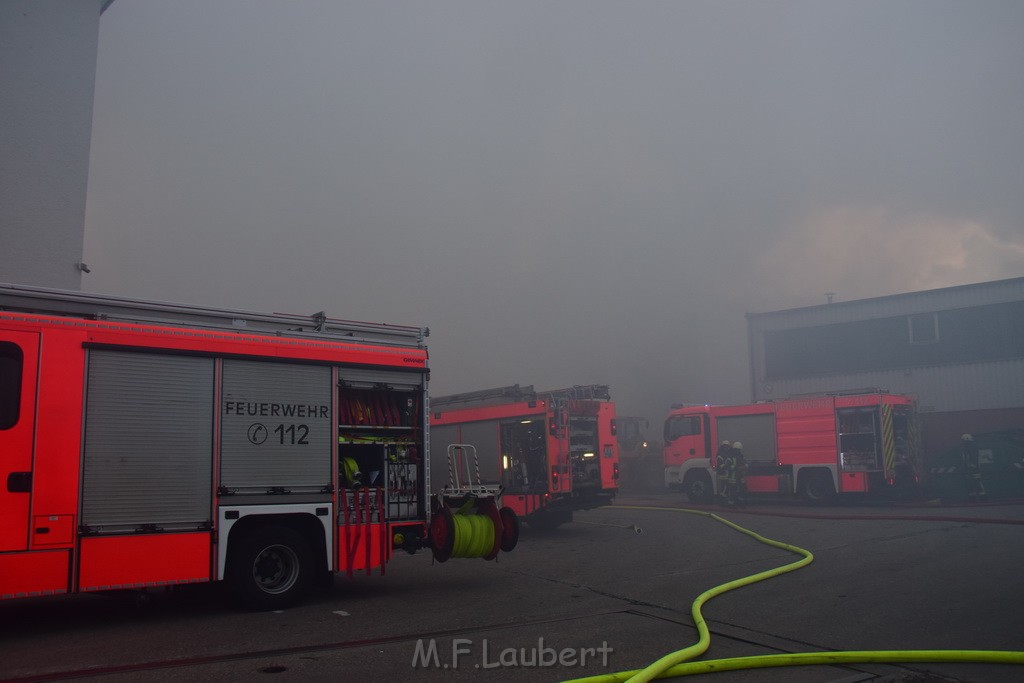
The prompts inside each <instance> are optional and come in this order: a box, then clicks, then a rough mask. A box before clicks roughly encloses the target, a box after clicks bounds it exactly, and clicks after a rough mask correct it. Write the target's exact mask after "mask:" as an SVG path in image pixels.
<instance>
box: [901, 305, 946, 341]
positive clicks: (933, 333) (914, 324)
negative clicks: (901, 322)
mask: <svg viewBox="0 0 1024 683" xmlns="http://www.w3.org/2000/svg"><path fill="white" fill-rule="evenodd" d="M907 323H908V326H909V328H910V343H911V344H934V343H935V342H937V341H939V318H938V316H937V315H935V314H934V313H919V314H918V315H912V316H909V317H908V318H907Z"/></svg>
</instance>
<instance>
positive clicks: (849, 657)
mask: <svg viewBox="0 0 1024 683" xmlns="http://www.w3.org/2000/svg"><path fill="white" fill-rule="evenodd" d="M613 507H614V508H615V509H618V510H663V511H667V512H685V513H688V514H693V515H702V516H704V517H710V518H711V519H714V520H715V521H717V522H721V523H722V524H725V525H726V526H728V527H731V528H733V529H735V530H737V531H739V532H740V533H743V534H746V535H747V536H750V537H752V538H754V539H756V540H758V541H760V542H761V543H764V544H766V545H770V546H774V547H776V548H781V549H783V550H788V551H789V552H792V553H795V554H797V555H801V556H802V557H801V559H799V560H797V561H796V562H791V563H790V564H787V565H783V566H781V567H776V568H775V569H769V570H766V571H763V572H759V573H757V574H753V575H751V576H745V577H743V578H741V579H736V580H735V581H729V582H728V583H723V584H721V585H718V586H715V587H714V588H712V589H710V590H707V591H704V592H703V593H701V594H700V595H699V596H697V599H696V600H694V601H693V605H692V606H691V608H690V614H691V616H692V618H693V623H694V625H695V626H696V627H697V634H698V636H699V638H698V640H697V642H696V643H694V644H693V645H691V646H689V647H686V648H683V649H682V650H677V651H676V652H672V653H670V654H667V655H665V656H664V657H662V658H661V659H659V660H657V661H656V662H654V663H653V664H650V665H649V666H647V667H646V668H644V669H634V670H632V671H619V672H617V673H610V674H600V675H597V676H589V677H585V678H577V679H573V680H571V681H566V682H565V683H620V682H622V681H628V682H629V683H641V682H646V681H651V680H654V679H655V678H672V677H676V676H689V675H693V674H702V673H717V672H720V671H737V670H740V669H765V668H771V667H779V666H810V665H815V664H826V665H837V664H857V663H861V664H864V663H876V664H883V663H884V664H893V663H909V662H932V663H940V662H960V663H985V664H1024V652H1014V651H1002V650H863V651H852V652H800V653H791V654H776V655H757V656H752V657H731V658H728V659H710V660H706V661H701V662H690V661H688V660H691V659H693V658H694V657H699V656H700V655H702V654H704V653H705V652H706V651H707V649H708V647H709V646H710V644H711V634H710V633H709V631H708V627H707V624H706V623H705V622H704V617H703V615H702V614H701V607H702V606H703V605H704V603H706V602H707V601H708V600H710V599H711V598H713V597H715V596H718V595H721V594H722V593H725V592H728V591H731V590H733V589H735V588H740V587H742V586H747V585H750V584H752V583H757V582H758V581H764V580H765V579H769V578H772V577H774V576H779V575H780V574H785V573H787V572H791V571H795V570H797V569H800V568H801V567H805V566H807V565H808V564H810V563H811V562H813V561H814V556H813V555H812V554H811V553H810V552H809V551H807V550H804V549H803V548H798V547H796V546H794V545H789V544H788V543H781V542H779V541H773V540H771V539H769V538H764V537H763V536H760V535H758V534H756V533H754V532H753V531H750V530H749V529H744V528H743V527H741V526H739V525H738V524H734V523H733V522H730V521H729V520H727V519H725V518H723V517H719V516H718V515H716V514H714V513H712V512H706V511H704V510H688V509H684V508H666V507H653V506H651V507H647V506H639V505H615V506H613Z"/></svg>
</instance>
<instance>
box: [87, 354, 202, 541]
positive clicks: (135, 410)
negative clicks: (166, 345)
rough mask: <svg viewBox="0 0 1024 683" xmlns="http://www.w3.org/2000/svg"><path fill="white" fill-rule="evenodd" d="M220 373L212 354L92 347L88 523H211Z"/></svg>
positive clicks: (113, 526)
mask: <svg viewBox="0 0 1024 683" xmlns="http://www.w3.org/2000/svg"><path fill="white" fill-rule="evenodd" d="M213 376H214V361H213V359H210V358H194V357H185V356H169V355H160V354H148V353H130V352H122V351H105V350H93V351H90V352H89V370H88V387H87V399H86V411H85V444H84V455H83V459H84V461H83V468H82V510H81V520H82V524H84V525H85V526H87V527H90V528H91V529H93V530H95V531H123V530H133V529H136V528H140V527H141V528H146V527H148V528H155V529H184V528H198V527H203V526H206V525H209V523H210V506H211V496H212V481H211V478H212V471H213V469H212V452H213V417H214V407H213V388H214V380H213Z"/></svg>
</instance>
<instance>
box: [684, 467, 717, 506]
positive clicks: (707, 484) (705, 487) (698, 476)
mask: <svg viewBox="0 0 1024 683" xmlns="http://www.w3.org/2000/svg"><path fill="white" fill-rule="evenodd" d="M683 489H684V490H685V491H686V497H687V498H689V499H690V502H691V503H709V502H711V499H712V498H713V497H714V490H713V488H712V486H711V477H709V476H708V475H706V474H704V473H703V472H690V473H689V474H687V475H686V480H685V481H684V482H683Z"/></svg>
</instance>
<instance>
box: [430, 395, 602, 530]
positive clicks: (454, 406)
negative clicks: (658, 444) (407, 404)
mask: <svg viewBox="0 0 1024 683" xmlns="http://www.w3.org/2000/svg"><path fill="white" fill-rule="evenodd" d="M430 400H431V408H430V411H431V415H430V429H431V451H432V454H433V458H432V463H433V465H432V467H433V471H432V474H431V478H432V481H433V483H434V487H435V489H436V488H437V487H438V486H440V485H441V484H443V483H444V482H447V481H448V480H449V478H450V475H449V472H448V471H447V469H445V461H446V459H445V457H442V456H443V455H444V454H445V451H446V449H447V447H448V446H449V445H450V444H470V445H472V446H473V447H474V448H475V451H476V453H477V455H478V459H479V461H480V469H481V478H482V480H483V481H486V482H490V483H494V484H499V485H500V486H501V487H502V489H503V492H504V499H503V500H504V504H505V505H507V506H509V507H510V508H511V509H512V510H514V511H515V512H516V514H517V515H519V516H521V517H523V518H524V521H526V523H527V524H528V525H530V526H532V527H534V528H552V527H556V526H558V525H559V524H562V523H564V522H569V521H572V514H573V511H574V510H586V509H590V508H593V507H598V506H601V505H607V504H608V503H610V502H611V501H612V499H613V498H614V496H615V493H616V491H617V490H618V479H619V446H618V442H617V440H616V425H615V404H614V403H613V402H612V401H611V397H610V394H609V390H608V387H607V386H604V385H587V386H574V387H570V388H567V389H557V390H552V391H534V389H533V387H532V386H526V387H520V386H519V385H518V384H516V385H512V386H508V387H500V388H497V389H487V390H483V391H474V392H468V393H463V394H453V395H450V396H442V397H431V399H430ZM453 466H454V467H455V468H456V470H458V468H459V467H460V464H459V463H458V462H455V463H454V464H453Z"/></svg>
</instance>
